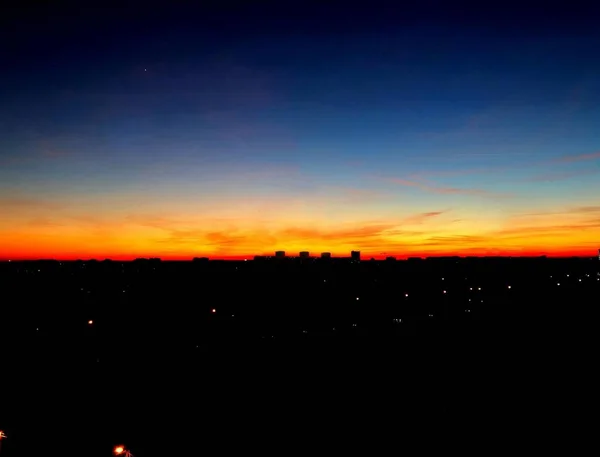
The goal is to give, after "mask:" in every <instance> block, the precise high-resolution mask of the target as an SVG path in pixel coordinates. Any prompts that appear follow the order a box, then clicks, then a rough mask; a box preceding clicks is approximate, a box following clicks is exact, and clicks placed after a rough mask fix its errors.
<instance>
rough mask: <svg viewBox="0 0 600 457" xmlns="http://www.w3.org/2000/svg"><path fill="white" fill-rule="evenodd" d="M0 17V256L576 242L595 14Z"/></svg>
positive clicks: (429, 5)
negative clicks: (0, 41)
mask: <svg viewBox="0 0 600 457" xmlns="http://www.w3.org/2000/svg"><path fill="white" fill-rule="evenodd" d="M401 3H402V4H403V3H405V2H378V1H371V2H367V3H365V2H363V3H361V4H356V5H355V4H353V3H351V2H338V1H325V0H324V1H321V2H318V3H317V2H314V3H313V2H297V1H296V2H294V1H292V2H269V1H266V0H265V1H262V2H244V3H242V4H241V6H240V4H235V3H233V2H228V1H225V0H224V1H221V2H214V3H213V2H204V3H203V5H204V6H202V7H200V6H194V7H192V6H181V4H178V3H177V2H171V5H170V6H167V5H165V6H151V4H150V3H148V4H146V5H145V6H144V7H141V6H140V5H141V4H140V3H138V4H137V5H133V4H132V3H131V4H130V3H128V2H123V3H122V4H121V6H119V7H118V8H116V7H115V8H112V9H109V8H108V7H106V6H104V7H100V8H95V7H92V6H91V3H90V4H86V6H85V8H87V9H84V7H83V6H82V4H81V2H80V4H79V5H77V4H69V3H61V2H56V3H55V4H54V5H53V6H46V7H41V6H39V5H38V6H36V7H29V8H27V7H26V6H23V5H22V4H19V5H20V6H13V7H12V9H8V7H2V11H1V12H0V39H1V40H2V43H3V44H2V46H0V59H2V62H3V70H2V71H1V72H0V100H1V102H0V260H7V259H37V258H57V259H65V260H68V259H80V258H81V259H87V258H97V259H103V258H112V259H115V260H116V259H124V260H126V259H132V258H136V257H161V258H163V259H189V258H192V257H195V256H207V257H210V258H214V259H218V258H223V259H233V258H238V259H242V258H251V256H253V255H264V254H272V253H273V252H274V251H275V250H285V251H286V252H288V253H289V254H291V255H294V254H296V253H297V252H298V251H303V250H307V251H310V252H311V253H313V254H316V255H318V254H319V253H320V252H323V251H327V252H331V253H332V254H333V255H335V256H347V255H349V252H350V250H360V251H361V253H362V256H363V257H368V258H370V257H374V258H381V257H385V256H397V257H398V258H403V257H407V256H435V255H461V256H463V255H513V256H516V255H549V256H571V255H582V256H592V255H595V254H596V253H597V249H598V248H600V59H598V58H597V50H598V49H600V29H598V27H597V24H598V20H599V19H600V9H598V8H599V7H598V6H594V5H593V4H592V3H593V2H586V3H587V5H586V4H583V3H582V4H581V5H579V4H578V2H576V1H575V2H569V4H568V6H567V5H566V4H565V5H564V6H562V7H558V6H553V5H547V4H544V3H538V4H535V5H534V4H533V3H531V2H529V3H528V2H524V3H523V2H521V4H520V5H517V4H515V6H514V7H513V6H512V5H511V4H510V2H502V3H499V4H497V5H496V4H495V3H493V2H492V3H487V2H481V3H480V4H478V3H469V4H466V3H465V4H461V2H452V5H450V2H442V1H437V2H436V1H423V2H419V6H405V5H404V6H403V5H402V4H401Z"/></svg>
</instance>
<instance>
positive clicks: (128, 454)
mask: <svg viewBox="0 0 600 457" xmlns="http://www.w3.org/2000/svg"><path fill="white" fill-rule="evenodd" d="M113 454H114V455H122V456H124V457H133V454H132V453H131V452H129V451H128V450H127V449H125V446H123V445H119V446H115V449H114V450H113Z"/></svg>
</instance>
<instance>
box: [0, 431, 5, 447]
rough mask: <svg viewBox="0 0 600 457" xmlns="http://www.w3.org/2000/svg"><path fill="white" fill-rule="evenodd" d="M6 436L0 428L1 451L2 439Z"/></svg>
mask: <svg viewBox="0 0 600 457" xmlns="http://www.w3.org/2000/svg"><path fill="white" fill-rule="evenodd" d="M5 438H6V433H4V432H3V431H2V430H0V451H2V440H3V439H5Z"/></svg>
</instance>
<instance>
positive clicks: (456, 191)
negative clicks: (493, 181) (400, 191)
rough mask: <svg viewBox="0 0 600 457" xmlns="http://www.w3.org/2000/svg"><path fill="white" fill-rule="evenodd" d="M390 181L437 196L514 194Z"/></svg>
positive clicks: (506, 195)
mask: <svg viewBox="0 0 600 457" xmlns="http://www.w3.org/2000/svg"><path fill="white" fill-rule="evenodd" d="M387 179H388V181H390V182H393V183H395V184H399V185H401V186H406V187H415V188H418V189H421V190H424V191H426V192H432V193H435V194H445V195H473V196H481V197H500V198H505V197H510V196H512V194H509V193H499V192H491V191H488V190H485V189H477V188H470V189H469V188H459V187H447V186H439V185H437V184H432V183H429V182H427V183H426V182H423V181H416V180H410V179H401V178H387Z"/></svg>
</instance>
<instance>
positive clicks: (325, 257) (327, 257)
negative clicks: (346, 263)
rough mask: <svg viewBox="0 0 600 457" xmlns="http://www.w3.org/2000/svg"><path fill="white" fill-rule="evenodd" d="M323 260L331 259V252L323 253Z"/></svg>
mask: <svg viewBox="0 0 600 457" xmlns="http://www.w3.org/2000/svg"><path fill="white" fill-rule="evenodd" d="M321 258H322V259H331V252H321Z"/></svg>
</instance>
